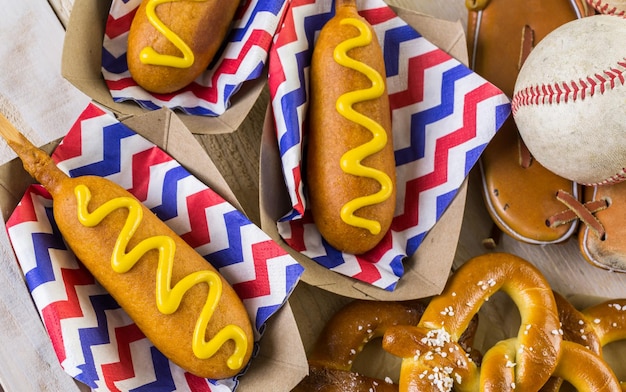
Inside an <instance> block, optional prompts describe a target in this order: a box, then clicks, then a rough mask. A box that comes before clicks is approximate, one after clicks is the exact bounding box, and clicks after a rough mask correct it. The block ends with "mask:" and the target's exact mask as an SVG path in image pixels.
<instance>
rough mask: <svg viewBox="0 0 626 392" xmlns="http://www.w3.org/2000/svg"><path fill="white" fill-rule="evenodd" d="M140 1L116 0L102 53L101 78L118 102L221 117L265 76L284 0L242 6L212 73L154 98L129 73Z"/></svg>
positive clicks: (264, 1) (211, 69) (246, 2)
mask: <svg viewBox="0 0 626 392" xmlns="http://www.w3.org/2000/svg"><path fill="white" fill-rule="evenodd" d="M140 3H141V0H113V2H112V3H111V9H110V11H109V17H108V19H107V23H106V28H105V35H104V41H103V49H102V75H103V76H104V79H105V82H106V84H107V86H108V88H109V90H110V92H111V96H112V98H113V100H114V101H115V102H123V101H135V102H137V103H138V104H139V105H140V106H142V107H144V108H146V109H158V108H161V107H168V108H170V109H179V110H181V111H183V112H185V113H187V114H193V115H201V116H219V115H221V114H223V113H224V112H225V111H226V109H228V107H229V104H230V99H231V97H232V96H233V95H234V94H235V93H236V92H237V91H238V90H239V89H240V88H241V86H242V84H243V83H245V82H246V81H248V80H254V79H256V78H258V77H260V76H261V75H263V68H264V67H265V64H266V62H267V54H268V51H269V47H270V45H271V43H272V38H273V37H274V34H275V33H276V29H277V27H278V23H279V21H280V19H281V17H282V15H283V13H284V10H285V5H286V1H285V0H251V1H244V2H242V5H241V6H240V7H239V10H238V11H237V14H236V15H235V18H234V21H233V27H232V29H231V32H230V35H229V36H228V37H227V39H226V41H227V42H226V43H225V45H224V47H223V49H222V50H221V52H219V53H218V55H217V56H216V59H214V61H213V63H212V64H211V65H210V66H209V69H208V70H207V71H206V72H205V73H204V74H203V75H201V76H200V77H198V79H196V81H194V82H193V83H192V84H190V85H189V86H187V87H186V88H184V89H182V90H180V91H177V92H175V93H171V94H151V93H149V92H147V91H145V90H144V89H142V88H141V87H139V86H137V83H135V82H134V81H133V79H132V78H131V76H130V73H129V72H128V65H127V63H126V50H127V47H128V44H127V43H128V30H129V29H130V25H131V22H132V20H133V16H134V15H135V12H136V10H137V7H139V4H140Z"/></svg>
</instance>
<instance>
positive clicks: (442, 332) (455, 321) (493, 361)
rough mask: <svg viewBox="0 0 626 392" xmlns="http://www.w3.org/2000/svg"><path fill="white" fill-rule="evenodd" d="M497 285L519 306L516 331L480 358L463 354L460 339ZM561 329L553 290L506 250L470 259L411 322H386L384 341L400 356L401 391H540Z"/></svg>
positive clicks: (549, 372)
mask: <svg viewBox="0 0 626 392" xmlns="http://www.w3.org/2000/svg"><path fill="white" fill-rule="evenodd" d="M497 291H503V292H505V293H506V294H508V295H509V296H510V297H511V299H512V300H513V302H514V303H515V304H516V306H517V308H518V309H519V312H520V316H521V325H520V328H519V331H518V334H517V337H516V338H512V339H508V340H504V341H501V342H499V343H497V344H496V345H495V346H494V347H492V348H490V349H489V350H488V351H486V352H485V355H484V358H483V360H482V363H481V364H480V366H478V364H476V363H474V362H472V361H471V360H470V359H469V358H467V357H466V356H464V353H463V351H461V350H460V347H459V346H458V343H457V342H458V339H459V337H460V336H461V334H462V333H463V331H465V329H466V328H467V326H468V324H469V322H470V320H471V319H472V317H473V316H474V315H476V314H477V312H478V311H479V309H480V307H481V306H482V305H483V303H484V302H485V301H486V300H488V299H489V297H491V296H492V295H493V294H495V293H496V292H497ZM561 342H562V336H561V330H560V321H559V318H558V313H557V307H556V303H555V299H554V296H553V294H552V290H551V288H550V286H549V284H548V282H547V281H546V280H545V278H544V277H543V275H542V274H541V273H540V272H539V271H538V270H537V269H536V268H535V267H534V266H533V265H532V264H530V263H529V262H527V261H525V260H523V259H521V258H519V257H517V256H514V255H511V254H505V253H490V254H485V255H481V256H478V257H475V258H473V259H470V260H469V261H467V262H466V263H465V264H463V265H462V266H461V267H460V268H459V269H458V270H457V272H456V273H455V274H454V275H453V276H452V277H451V278H450V279H449V281H448V283H447V285H446V287H445V288H444V291H443V292H442V293H441V294H440V295H438V296H436V297H434V298H433V299H431V301H430V303H429V305H428V307H427V308H426V310H425V311H424V314H423V316H422V318H421V320H420V322H419V324H418V325H417V326H416V327H412V326H395V327H390V328H388V329H387V332H386V333H385V335H384V337H383V348H384V349H385V350H387V351H388V352H390V353H391V354H394V355H397V356H399V357H402V358H403V359H402V368H401V374H400V383H399V389H400V390H401V391H419V392H426V391H437V392H441V391H451V390H452V388H453V387H454V389H455V391H478V390H481V391H507V390H512V389H515V391H516V392H519V391H522V392H524V391H538V390H539V389H540V388H541V386H542V385H544V384H545V383H546V381H547V380H548V379H549V377H550V376H551V375H552V373H553V372H554V370H555V368H556V366H557V363H558V358H559V353H560V350H561Z"/></svg>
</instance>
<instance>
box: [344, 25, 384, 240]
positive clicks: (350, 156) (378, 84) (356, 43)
mask: <svg viewBox="0 0 626 392" xmlns="http://www.w3.org/2000/svg"><path fill="white" fill-rule="evenodd" d="M340 23H341V24H342V25H343V24H349V25H352V26H354V27H356V28H357V29H358V30H359V35H358V36H357V37H354V38H351V39H348V40H346V41H344V42H342V43H340V44H339V45H337V47H336V48H335V50H334V52H333V56H334V59H335V61H336V62H337V63H338V64H340V65H343V66H344V67H347V68H351V69H353V70H355V71H358V72H361V73H363V74H365V75H366V76H367V77H368V79H370V81H371V82H372V86H371V87H369V88H367V89H361V90H356V91H350V92H348V93H345V94H343V95H341V96H340V97H339V98H338V99H337V102H336V109H337V111H338V112H339V113H340V114H341V115H342V116H343V117H345V118H346V119H348V120H350V121H353V122H355V123H357V124H360V125H361V126H363V127H364V128H366V129H367V130H369V131H370V132H371V133H372V136H373V137H372V139H371V140H370V141H369V142H367V143H365V144H362V145H360V146H358V147H356V148H354V149H352V150H349V151H347V152H346V153H345V154H343V155H342V157H341V159H340V165H341V168H342V170H343V171H344V172H345V173H348V174H353V175H355V176H360V177H367V178H372V179H374V180H376V181H378V182H379V183H380V186H381V188H380V190H379V191H378V192H376V193H374V194H371V195H367V196H362V197H358V198H356V199H353V200H350V201H349V202H347V203H346V204H344V205H343V207H342V208H341V213H340V214H341V219H342V220H343V221H344V222H345V223H347V224H349V225H351V226H355V227H361V228H364V229H367V230H369V232H370V233H372V234H374V235H376V234H378V233H380V230H381V225H380V222H378V221H376V220H372V219H366V218H362V217H358V216H355V215H354V212H355V211H357V210H358V209H360V208H362V207H366V206H369V205H374V204H379V203H382V202H384V201H385V200H387V199H388V198H389V197H391V195H392V191H393V182H392V180H391V178H390V177H389V176H388V175H387V174H386V173H384V172H382V171H380V170H377V169H374V168H371V167H367V166H364V165H362V164H361V161H362V160H363V159H365V158H366V157H368V156H369V155H372V154H375V153H377V152H379V151H381V150H382V149H383V148H384V147H385V144H386V143H387V133H386V131H385V129H384V128H383V127H382V126H381V125H380V124H379V123H377V122H376V121H374V120H372V119H371V118H369V117H367V116H365V115H363V114H361V113H359V112H357V111H356V110H354V109H353V108H352V105H354V104H355V103H357V102H361V101H366V100H371V99H376V98H379V97H381V96H382V95H383V94H384V92H385V81H384V80H383V77H382V76H381V75H380V73H378V72H377V71H376V70H375V69H373V68H372V67H370V66H368V65H367V64H364V63H362V62H360V61H357V60H354V59H352V58H351V57H349V56H348V51H349V50H350V49H353V48H356V47H361V46H367V45H369V44H370V43H371V42H372V32H371V31H370V29H369V27H368V26H367V25H366V24H365V23H364V22H363V21H361V20H358V19H356V18H345V19H342V20H341V22H340Z"/></svg>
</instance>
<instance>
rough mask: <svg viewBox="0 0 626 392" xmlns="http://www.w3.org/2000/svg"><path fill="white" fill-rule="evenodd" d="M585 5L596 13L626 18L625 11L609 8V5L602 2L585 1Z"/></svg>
mask: <svg viewBox="0 0 626 392" xmlns="http://www.w3.org/2000/svg"><path fill="white" fill-rule="evenodd" d="M587 4H589V5H590V6H592V7H593V8H594V9H595V10H596V11H598V12H599V13H601V14H604V15H615V16H621V17H626V11H623V10H618V9H617V7H612V8H609V7H611V5H609V4H607V3H605V2H603V1H602V0H596V1H594V0H587Z"/></svg>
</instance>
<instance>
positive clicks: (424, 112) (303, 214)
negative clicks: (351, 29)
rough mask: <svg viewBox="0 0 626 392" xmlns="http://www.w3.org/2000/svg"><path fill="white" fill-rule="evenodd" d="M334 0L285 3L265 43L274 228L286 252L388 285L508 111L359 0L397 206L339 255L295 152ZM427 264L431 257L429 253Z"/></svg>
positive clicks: (458, 66)
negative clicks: (278, 188) (383, 91)
mask: <svg viewBox="0 0 626 392" xmlns="http://www.w3.org/2000/svg"><path fill="white" fill-rule="evenodd" d="M333 3H334V0H293V1H291V2H290V3H289V7H288V8H287V10H286V13H285V18H284V22H283V24H282V26H281V28H280V29H279V30H278V32H277V35H276V37H275V40H274V44H273V45H272V47H271V49H270V58H269V88H270V99H271V104H272V108H273V113H274V117H275V122H276V123H275V126H276V132H277V139H278V150H279V152H280V155H281V160H282V168H283V175H284V177H285V181H286V185H287V188H288V191H289V196H290V199H291V203H292V207H293V209H292V211H291V212H290V213H289V214H287V215H286V216H285V217H284V218H283V219H282V220H280V221H279V222H278V230H279V232H280V233H281V235H282V237H283V238H284V239H285V241H286V242H287V243H288V244H289V245H290V246H291V247H293V248H294V249H296V250H298V251H299V252H301V253H302V254H304V255H305V256H307V257H309V258H311V259H313V260H315V261H316V262H317V263H319V264H321V265H323V266H325V267H327V268H329V269H331V270H333V271H336V272H338V273H341V274H344V275H346V276H350V277H353V278H356V279H358V280H361V281H364V282H367V283H370V284H372V285H375V286H377V287H381V288H384V289H386V290H390V291H391V290H393V289H394V288H395V286H396V284H397V282H398V280H399V279H400V277H402V275H403V273H404V267H403V264H402V262H403V260H404V259H405V258H406V257H407V256H411V255H413V254H414V253H415V252H416V250H417V249H418V247H419V246H420V244H421V243H422V241H423V240H424V237H425V236H426V234H427V233H428V232H429V230H430V229H431V228H432V227H433V226H434V225H435V223H436V222H437V221H438V220H439V218H440V217H441V215H442V214H443V212H444V211H445V210H446V208H447V206H448V205H449V204H450V202H451V201H452V199H453V198H454V196H455V195H456V193H457V191H458V189H459V187H460V186H461V185H462V183H463V181H464V179H465V178H466V176H467V175H468V173H469V171H470V169H471V168H472V166H473V165H474V164H475V163H476V162H477V160H478V157H479V156H480V154H481V153H482V151H483V149H484V148H485V146H486V145H487V143H488V142H489V141H490V140H491V139H492V137H493V136H494V135H495V133H496V132H497V130H498V129H499V128H500V126H501V125H502V123H503V122H504V120H505V119H506V118H507V117H508V116H509V114H510V104H509V100H508V98H507V97H506V96H505V95H504V94H503V93H502V91H500V90H499V89H497V88H496V87H494V86H493V85H492V84H490V83H488V82H487V81H485V80H484V79H483V78H481V77H480V76H479V75H477V74H476V73H474V72H472V71H471V70H470V69H468V68H467V67H466V66H465V65H463V64H462V63H460V62H459V61H457V60H456V59H454V58H452V57H451V56H449V55H448V54H446V53H445V52H444V51H443V50H441V49H439V48H437V47H436V46H434V45H433V44H432V43H430V42H429V41H428V40H426V39H425V38H424V37H422V36H421V35H420V34H419V33H418V32H417V31H415V30H414V29H413V28H412V27H410V26H409V25H407V24H406V23H405V22H404V21H403V20H402V19H400V18H399V17H398V16H397V15H396V14H395V13H394V12H393V11H392V10H391V9H390V8H389V7H388V6H387V5H386V4H385V3H384V2H383V1H382V0H362V1H361V0H359V1H358V2H357V4H358V6H359V12H360V14H361V15H362V16H363V17H365V18H366V19H367V20H368V21H369V22H370V23H371V24H372V26H373V27H374V29H375V31H376V33H377V36H378V40H379V42H380V44H381V46H382V48H383V52H384V56H385V65H386V72H387V75H386V76H387V87H388V91H389V98H390V103H391V110H392V123H393V136H394V149H395V159H396V170H397V187H398V188H397V189H398V192H397V208H396V211H395V217H394V220H393V223H392V227H391V230H390V231H389V233H388V234H387V236H386V237H385V238H384V239H383V241H382V242H381V243H380V244H379V245H378V246H377V247H376V248H374V249H373V250H372V251H370V252H368V253H366V254H363V255H358V256H356V255H351V254H342V253H341V252H339V251H337V250H336V249H333V248H332V247H331V246H329V245H328V244H327V243H326V242H325V241H324V240H323V239H322V238H321V236H320V234H319V232H318V231H317V229H316V228H315V225H314V224H313V222H312V220H311V217H310V214H309V213H308V210H307V200H306V192H307V189H306V184H305V183H303V181H302V179H303V173H302V152H303V145H304V143H303V140H305V139H306V132H307V129H306V128H307V125H306V112H307V99H308V84H307V83H308V80H309V78H308V72H309V65H310V60H311V53H312V49H313V46H314V43H315V39H316V37H317V33H318V32H319V30H320V29H321V28H322V26H323V25H324V24H325V23H326V21H327V20H329V19H330V18H331V17H332V16H333V15H334V4H333ZM432 262H435V263H436V262H438V261H437V260H432Z"/></svg>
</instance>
